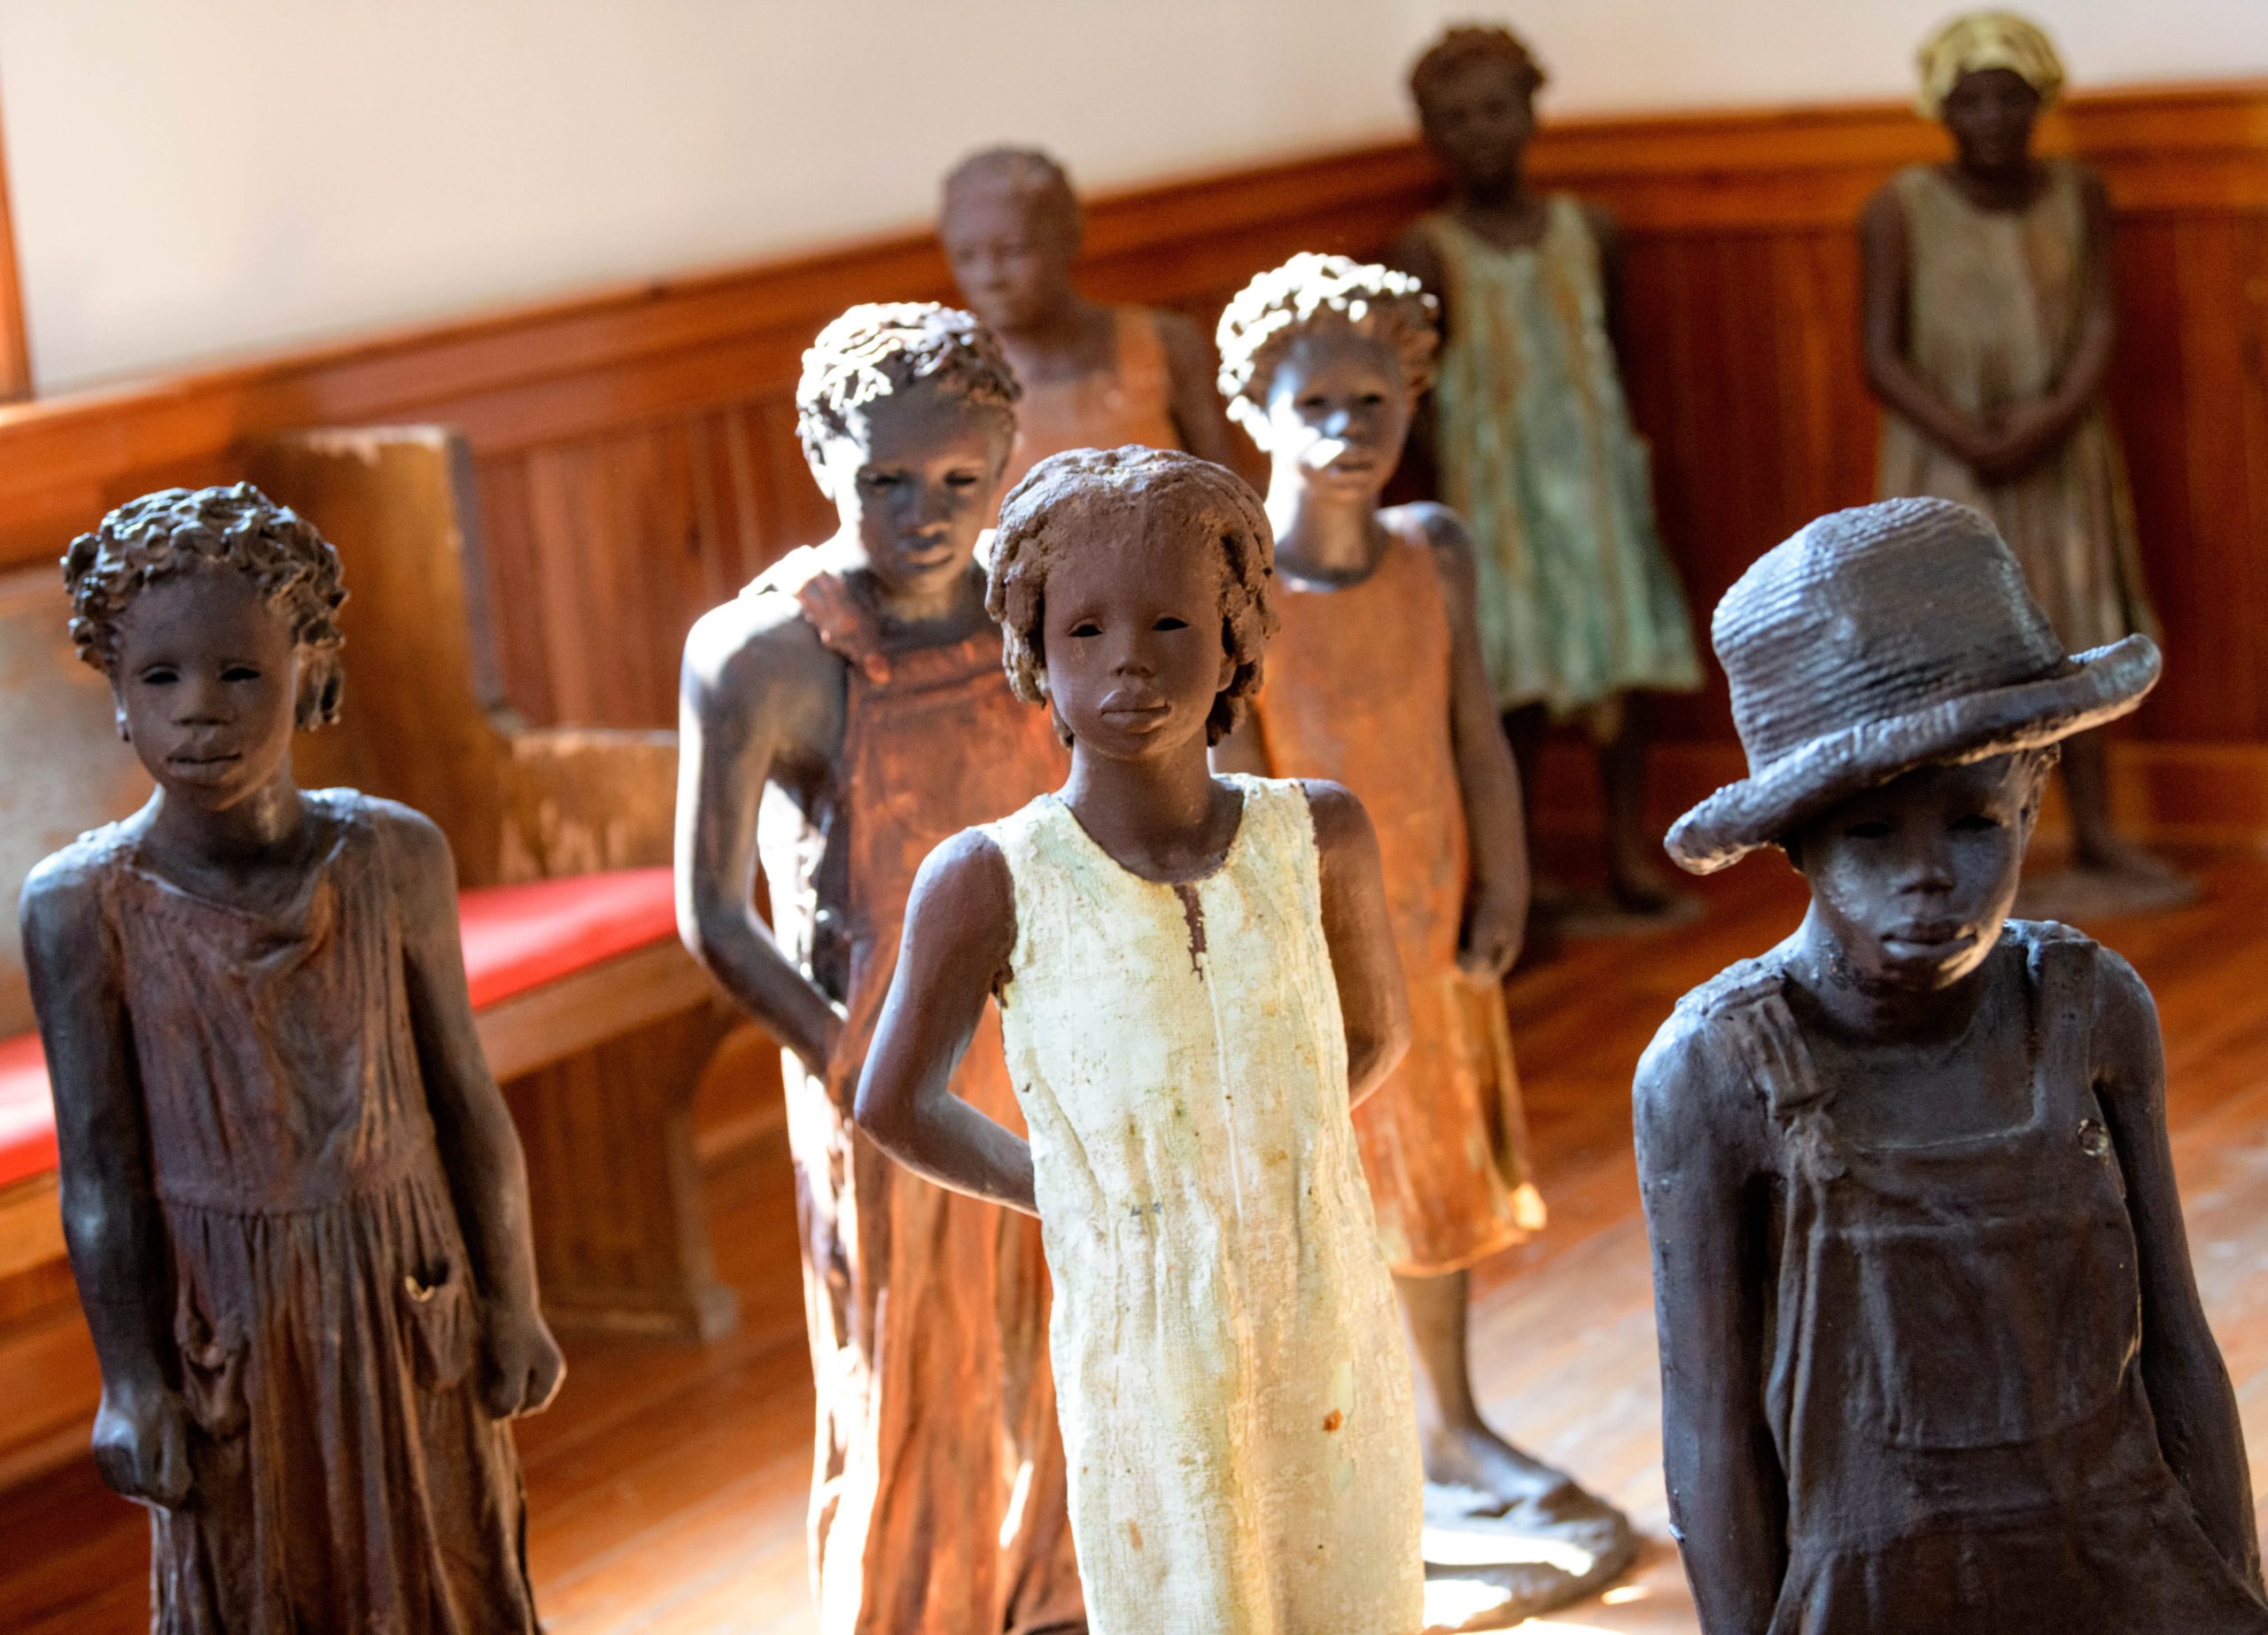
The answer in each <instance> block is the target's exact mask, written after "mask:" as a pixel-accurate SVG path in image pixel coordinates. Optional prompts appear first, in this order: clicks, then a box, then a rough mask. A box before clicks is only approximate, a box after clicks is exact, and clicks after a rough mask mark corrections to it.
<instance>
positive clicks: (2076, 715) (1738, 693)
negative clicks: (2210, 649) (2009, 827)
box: [1666, 500, 2160, 875]
mask: <svg viewBox="0 0 2268 1635" xmlns="http://www.w3.org/2000/svg"><path fill="white" fill-rule="evenodd" d="M1710 640H1711V642H1713V645H1714V646H1715V648H1716V650H1717V658H1718V660H1719V662H1720V663H1721V664H1722V665H1723V666H1724V667H1725V674H1726V677H1727V679H1728V680H1729V681H1731V682H1732V692H1733V724H1734V725H1735V727H1736V728H1738V729H1739V732H1740V742H1741V748H1742V749H1743V750H1744V751H1747V754H1748V776H1747V777H1746V778H1744V779H1743V780H1742V781H1741V782H1738V783H1733V784H1728V785H1727V786H1726V787H1725V788H1723V789H1720V790H1718V791H1717V792H1716V793H1715V794H1713V795H1712V796H1710V797H1709V798H1708V799H1706V800H1705V801H1703V802H1702V803H1701V804H1700V805H1699V806H1696V807H1694V808H1693V810H1692V811H1690V812H1689V813H1687V814H1685V815H1684V816H1683V817H1682V818H1680V819H1679V820H1678V821H1677V822H1676V824H1675V826H1674V827H1673V828H1672V829H1670V831H1669V838H1668V840H1667V842H1666V845H1667V846H1668V848H1669V854H1670V855H1671V856H1672V857H1674V858H1675V859H1676V860H1677V861H1678V863H1679V865H1680V866H1681V867H1682V868H1687V869H1689V870H1691V871H1692V872H1693V873H1695V874H1697V875H1705V874H1713V873H1714V872H1715V871H1716V870H1718V869H1720V868H1724V867H1725V866H1726V865H1727V864H1728V863H1733V862H1736V861H1738V860H1740V859H1741V858H1742V857H1744V856H1745V855H1746V854H1747V853H1751V852H1752V851H1754V850H1756V849H1757V848H1758V847H1759V846H1764V845H1772V844H1773V843H1775V842H1776V841H1777V840H1779V838H1780V837H1782V836H1783V835H1785V834H1787V833H1788V832H1789V831H1790V830H1791V829H1797V828H1798V827H1800V826H1801V825H1802V824H1803V823H1805V822H1806V821H1808V820H1809V819H1811V818H1814V817H1815V816H1817V815H1818V814H1821V812H1824V811H1826V810H1827V809H1828V808H1829V807H1830V806H1835V805H1836V804H1837V803H1838V802H1840V801H1843V800H1846V799H1848V798H1850V797H1851V796H1852V795H1855V794H1857V793H1859V792H1860V790H1866V789H1871V788H1872V787H1874V786H1875V785H1876V784H1877V783H1883V782H1888V781H1889V780H1890V779H1891V778H1894V777H1896V776H1897V775H1899V774H1900V773H1902V772H1907V771H1909V770H1911V769H1912V768H1914V767H1922V766H1928V765H1930V763H1932V762H1936V761H1970V760H1982V759H1985V758H1986V757H1987V756H1992V755H2004V754H2007V753H2008V752H2009V751H2014V750H2022V749H2031V748H2035V747H2037V746H2039V745H2041V744H2053V743H2054V742H2055V741H2056V740H2058V739H2061V738H2067V737H2069V736H2071V735H2072V734H2073V733H2076V732H2084V731H2085V730H2086V729H2087V728H2090V727H2096V726H2100V725H2101V723H2103V722H2104V721H2107V720H2112V719H2113V718H2114V717H2117V716H2120V715H2124V714H2125V713H2126V712H2128V711H2130V710H2132V708H2133V707H2134V706H2135V705H2138V704H2140V702H2141V699H2142V695H2143V694H2145V693H2147V692H2148V691H2149V690H2150V689H2151V687H2152V686H2154V685H2155V683H2156V681H2157V679H2158V671H2159V668H2160V660H2159V658H2158V650H2157V645H2156V643H2155V642H2152V641H2151V640H2150V639H2149V638H2148V636H2143V635H2130V636H2127V637H2126V638H2124V640H2123V641H2118V642H2112V643H2111V644H2110V645H2109V646H2108V647H2099V648H2096V649H2095V650H2093V651H2092V652H2085V653H2081V654H2080V655H2078V657H2077V658H2070V657H2068V656H2066V654H2065V653H2064V650H2063V647H2062V643H2061V642H2058V641H2057V640H2056V639H2055V633H2054V630H2053V629H2052V628H2051V627H2049V625H2048V623H2047V615H2046V614H2044V613H2042V612H2041V611H2039V603H2037V602H2035V601H2033V600H2032V597H2031V591H2030V590H2028V589H2027V588H2025V586H2024V582H2023V569H2022V568H2021V567H2019V566H2018V565H2017V564H2016V557H2015V554H2014V553H2013V552H2011V551H2010V550H2009V549H2008V546H2007V545H2005V544H2004V543H2002V542H2001V540H2000V534H1999V533H1997V532H1995V531H1994V529H1993V526H1992V523H1991V521H1990V520H1989V519H1987V518H1985V516H1984V515H1983V514H1982V513H1981V512H1978V511H1976V510H1970V509H1969V507H1968V506H1966V505H1956V504H1954V503H1953V502H1951V501H1949V500H1885V501H1884V502H1882V503H1880V504H1878V505H1862V506H1860V507H1858V508H1857V509H1855V510H1847V511H1836V512H1834V513H1832V514H1831V515H1829V516H1826V517H1821V518H1819V519H1818V520H1817V521H1816V522H1814V523H1813V524H1811V525H1810V526H1808V527H1806V528H1805V529H1804V530H1803V531H1802V532H1801V533H1798V534H1796V535H1795V537H1794V538H1792V539H1790V540H1788V541H1785V542H1784V543H1783V544H1780V545H1777V546H1775V547H1774V548H1773V549H1771V550H1769V551H1767V552H1766V553H1765V555H1764V556H1763V557H1759V559H1758V560H1757V562H1756V563H1755V564H1754V565H1753V566H1751V568H1750V569H1749V570H1748V572H1746V573H1744V574H1743V575H1741V578H1740V580H1739V582H1738V583H1737V584H1736V585H1735V586H1734V587H1733V588H1731V589H1730V590H1728V591H1727V592H1726V593H1725V599H1724V600H1723V601H1722V602H1720V603H1718V604H1717V615H1716V618H1715V619H1714V620H1713V622H1712V624H1711V627H1710Z"/></svg>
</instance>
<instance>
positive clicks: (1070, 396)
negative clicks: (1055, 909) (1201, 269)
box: [996, 307, 1181, 815]
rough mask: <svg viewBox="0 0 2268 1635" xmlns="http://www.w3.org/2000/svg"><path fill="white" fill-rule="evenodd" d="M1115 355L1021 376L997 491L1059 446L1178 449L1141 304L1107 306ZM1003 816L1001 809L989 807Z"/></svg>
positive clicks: (1159, 356) (1162, 373) (1161, 364)
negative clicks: (1012, 441)
mask: <svg viewBox="0 0 2268 1635" xmlns="http://www.w3.org/2000/svg"><path fill="white" fill-rule="evenodd" d="M1111 317H1112V319H1113V321H1114V322H1115V324H1116V327H1117V336H1118V339H1117V357H1116V362H1115V363H1114V364H1113V365H1112V367H1111V368H1110V369H1109V370H1107V371H1099V372H1097V373H1095V374H1091V375H1078V376H1075V377H1073V378H1070V379H1068V380H1040V381H1026V382H1024V383H1023V396H1022V397H1021V398H1019V399H1018V400H1017V401H1016V446H1015V448H1014V450H1013V451H1012V452H1011V453H1010V454H1009V455H1008V476H1007V480H1006V482H1004V483H1002V484H1001V486H1000V492H1001V494H1003V495H1004V496H1005V495H1006V494H1007V492H1008V490H1009V489H1011V488H1013V487H1015V486H1016V485H1017V484H1018V483H1020V482H1021V481H1022V480H1023V478H1024V474H1025V473H1026V472H1027V471H1030V470H1031V468H1032V467H1033V466H1035V465H1037V464H1038V463H1040V462H1041V461H1042V460H1045V458H1047V456H1048V455H1054V454H1061V453H1062V452H1063V451H1064V450H1065V449H1067V448H1123V447H1124V446H1125V445H1126V444H1128V443H1139V444H1141V445H1142V446H1143V447H1145V448H1180V447H1181V429H1180V428H1179V427H1178V426H1177V425H1175V424H1174V420H1173V378H1172V377H1171V375H1170V374H1169V372H1168V371H1167V369H1166V344H1165V340H1164V339H1163V338H1162V337H1161V336H1160V335H1159V333H1158V321H1157V318H1156V316H1155V315H1153V314H1152V313H1151V312H1150V311H1148V310H1147V309H1146V308H1141V307H1114V308H1111ZM996 815H1005V814H996Z"/></svg>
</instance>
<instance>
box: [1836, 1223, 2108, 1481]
mask: <svg viewBox="0 0 2268 1635" xmlns="http://www.w3.org/2000/svg"><path fill="white" fill-rule="evenodd" d="M1851 1243H1852V1248H1853V1249H1854V1250H1856V1251H1857V1254H1858V1257H1859V1262H1860V1279H1859V1289H1860V1299H1859V1305H1860V1311H1859V1327H1860V1335H1859V1338H1860V1368H1859V1377H1858V1381H1857V1384H1858V1397H1859V1402H1858V1407H1859V1409H1860V1413H1862V1414H1864V1416H1865V1418H1866V1421H1868V1423H1870V1424H1872V1425H1873V1426H1874V1427H1875V1429H1876V1431H1877V1432H1878V1433H1879V1434H1880V1435H1881V1436H1882V1437H1883V1439H1884V1442H1885V1443H1887V1444H1889V1445H1891V1446H1893V1447H1907V1448H1922V1449H1959V1448H1984V1447H2006V1446H2011V1445H2014V1444H2019V1443H2025V1442H2032V1441H2037V1440H2039V1438H2041V1437H2045V1436H2054V1435H2056V1434H2058V1433H2061V1432H2064V1431H2068V1430H2070V1429H2073V1428H2075V1427H2077V1426H2078V1425H2080V1424H2082V1423H2084V1422H2085V1421H2087V1420H2089V1419H2091V1418H2093V1416H2095V1415H2096V1414H2098V1413H2101V1412H2102V1411H2103V1410H2105V1409H2106V1408H2108V1407H2109V1405H2111V1403H2112V1402H2113V1401H2114V1400H2115V1399H2116V1398H2117V1395H2118V1392H2119V1390H2120V1388H2121V1386H2122V1385H2123V1384H2124V1381H2125V1377H2126V1371H2127V1369H2128V1368H2129V1366H2132V1361H2133V1359H2134V1355H2135V1352H2136V1350H2137V1348H2138V1346H2139V1344H2140V1334H2141V1311H2140V1288H2139V1285H2138V1283H2137V1281H2136V1277H2135V1272H2134V1241H2133V1234H2132V1229H2131V1228H2130V1227H2129V1226H2128V1225H2127V1222H2126V1218H2125V1217H2124V1215H2123V1214H2117V1215H2109V1214H2086V1213H2079V1214H2075V1215H2062V1216H2054V1217H2033V1218H2020V1219H2015V1220H2000V1221H1993V1222H1982V1223H1980V1222H1976V1221H1970V1222H1966V1223H1963V1224H1962V1225H1961V1226H1959V1227H1955V1228H1950V1229H1949V1228H1943V1227H1913V1226H1899V1227H1887V1228H1880V1227H1878V1228H1874V1229H1870V1230H1866V1231H1860V1232H1854V1233H1852V1234H1851Z"/></svg>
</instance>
